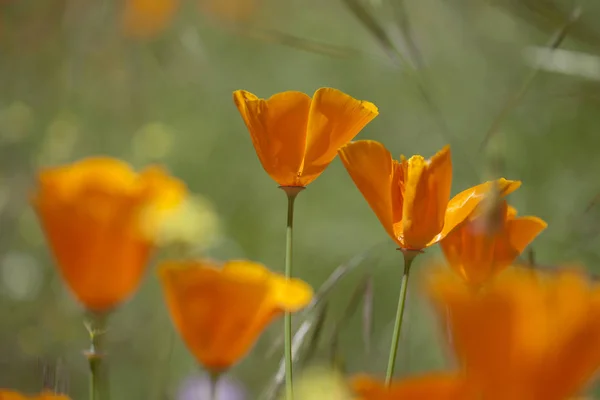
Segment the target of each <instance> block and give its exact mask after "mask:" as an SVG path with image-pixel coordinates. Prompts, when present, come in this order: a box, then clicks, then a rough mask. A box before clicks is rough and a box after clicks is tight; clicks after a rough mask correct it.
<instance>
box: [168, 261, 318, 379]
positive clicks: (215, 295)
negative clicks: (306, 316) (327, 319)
mask: <svg viewBox="0 0 600 400" xmlns="http://www.w3.org/2000/svg"><path fill="white" fill-rule="evenodd" d="M159 274H160V278H161V281H162V285H163V289H164V293H165V298H166V302H167V306H168V308H169V311H170V313H171V318H172V320H173V323H174V325H175V327H176V328H177V330H178V331H179V333H180V334H181V336H182V338H183V341H184V342H185V343H186V344H187V346H188V348H189V349H190V351H191V353H192V354H193V355H194V356H195V357H196V359H197V360H198V362H200V363H201V364H202V365H204V366H205V367H206V368H207V369H208V370H210V371H213V372H221V371H224V370H226V369H228V368H229V367H231V366H232V365H234V364H235V363H237V362H238V361H239V360H240V359H241V358H242V357H244V356H245V355H246V353H247V352H248V351H249V350H250V348H251V347H252V346H253V345H254V343H255V342H256V340H257V339H258V337H259V336H260V334H261V332H262V331H263V330H264V329H265V328H266V326H267V325H268V324H269V323H270V322H271V321H273V320H274V319H275V318H277V317H279V316H280V315H282V314H283V313H284V312H295V311H298V310H300V309H301V308H302V307H304V306H306V305H307V304H308V303H309V302H310V300H311V298H312V293H313V292H312V289H311V288H310V286H309V285H308V284H306V283H304V282H303V281H301V280H298V279H291V280H286V279H285V278H284V277H283V276H281V275H279V274H274V273H272V272H270V271H269V270H268V269H266V268H265V267H264V266H263V265H261V264H257V263H253V262H250V261H229V262H227V263H225V265H223V267H222V268H218V267H217V265H216V264H215V263H214V262H211V261H208V260H201V261H172V262H166V263H165V264H163V265H162V266H161V267H160V271H159Z"/></svg>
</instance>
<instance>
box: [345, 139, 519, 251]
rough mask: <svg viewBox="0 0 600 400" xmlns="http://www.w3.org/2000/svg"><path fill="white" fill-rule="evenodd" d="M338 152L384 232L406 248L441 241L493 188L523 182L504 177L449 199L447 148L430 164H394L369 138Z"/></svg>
mask: <svg viewBox="0 0 600 400" xmlns="http://www.w3.org/2000/svg"><path fill="white" fill-rule="evenodd" d="M339 153H340V158H341V160H342V162H343V163H344V166H345V167H346V169H347V170H348V173H349V174H350V176H351V177H352V180H353V181H354V184H355V185H356V186H357V187H358V189H359V190H360V192H361V193H362V195H363V196H364V198H365V200H367V202H368V203H369V205H370V206H371V209H373V211H374V212H375V214H376V215H377V217H378V218H379V221H380V222H381V224H382V225H383V227H384V228H385V230H386V231H387V233H388V234H389V235H390V236H391V237H392V239H394V241H395V242H396V243H398V245H399V246H400V247H401V248H403V249H407V250H421V249H423V248H425V247H428V246H431V245H433V244H435V243H437V242H438V241H440V240H441V239H443V238H444V237H445V236H446V235H447V234H448V233H450V231H452V229H454V228H455V227H456V226H457V225H459V224H460V223H461V222H463V221H464V220H465V219H466V218H467V217H469V216H470V215H471V213H472V212H473V211H474V210H475V208H476V207H477V206H478V205H479V203H481V201H482V200H483V199H484V197H485V194H486V193H487V192H488V191H489V189H490V188H491V186H492V185H494V184H496V185H497V186H498V189H499V192H500V194H501V196H505V195H507V194H509V193H511V192H513V191H514V190H516V189H517V188H518V187H519V185H520V184H521V183H520V182H518V181H509V180H506V179H504V178H502V179H499V180H498V181H494V182H491V181H490V182H486V183H483V184H481V185H478V186H474V187H472V188H470V189H467V190H465V191H463V192H461V193H459V194H457V195H456V196H454V197H453V198H452V199H450V187H451V184H452V161H451V158H450V147H448V146H446V147H444V148H443V149H442V150H440V151H439V152H438V153H437V154H436V155H434V156H433V157H432V158H431V159H428V160H426V159H425V158H423V157H422V156H420V155H415V156H412V157H410V158H409V159H408V160H406V159H405V158H404V157H401V158H400V161H396V160H394V159H392V155H391V154H390V152H389V151H388V150H387V149H386V148H385V147H384V146H383V145H382V144H381V143H379V142H376V141H373V140H359V141H356V142H352V143H349V144H347V145H345V146H343V147H342V148H341V149H340V150H339Z"/></svg>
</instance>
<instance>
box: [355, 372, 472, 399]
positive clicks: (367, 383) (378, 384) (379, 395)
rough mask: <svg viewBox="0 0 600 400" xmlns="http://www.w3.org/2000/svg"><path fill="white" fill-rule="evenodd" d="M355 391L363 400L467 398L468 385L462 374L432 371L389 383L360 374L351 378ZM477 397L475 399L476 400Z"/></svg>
mask: <svg viewBox="0 0 600 400" xmlns="http://www.w3.org/2000/svg"><path fill="white" fill-rule="evenodd" d="M351 386H352V389H353V391H354V393H355V394H356V395H357V396H359V399H360V400H467V399H469V397H467V386H466V382H465V380H464V378H463V377H462V376H460V375H458V374H451V373H431V374H427V375H422V376H415V377H408V378H403V379H399V380H395V381H392V382H391V384H390V386H389V387H388V386H386V385H385V382H384V381H382V380H380V379H377V378H374V377H371V376H368V375H357V376H355V377H353V378H352V379H351ZM473 400H474V399H473Z"/></svg>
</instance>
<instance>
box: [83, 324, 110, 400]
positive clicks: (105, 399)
mask: <svg viewBox="0 0 600 400" xmlns="http://www.w3.org/2000/svg"><path fill="white" fill-rule="evenodd" d="M86 328H87V330H88V333H89V335H90V348H89V350H88V351H86V352H85V355H86V357H87V359H88V363H89V366H90V388H89V389H90V392H89V398H90V400H109V398H110V395H109V388H108V379H107V378H108V376H107V371H106V370H105V368H103V367H104V365H103V363H102V360H103V357H104V354H103V348H104V343H103V342H104V336H105V332H106V315H99V314H93V315H91V317H90V320H89V321H88V322H87V323H86Z"/></svg>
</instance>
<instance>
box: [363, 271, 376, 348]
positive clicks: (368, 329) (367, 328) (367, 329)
mask: <svg viewBox="0 0 600 400" xmlns="http://www.w3.org/2000/svg"><path fill="white" fill-rule="evenodd" d="M373 300H374V291H373V277H372V276H371V275H369V276H368V277H367V281H366V284H365V291H364V297H363V308H362V334H363V343H364V346H365V355H366V356H369V355H370V354H371V338H372V337H373Z"/></svg>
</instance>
